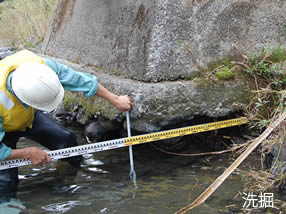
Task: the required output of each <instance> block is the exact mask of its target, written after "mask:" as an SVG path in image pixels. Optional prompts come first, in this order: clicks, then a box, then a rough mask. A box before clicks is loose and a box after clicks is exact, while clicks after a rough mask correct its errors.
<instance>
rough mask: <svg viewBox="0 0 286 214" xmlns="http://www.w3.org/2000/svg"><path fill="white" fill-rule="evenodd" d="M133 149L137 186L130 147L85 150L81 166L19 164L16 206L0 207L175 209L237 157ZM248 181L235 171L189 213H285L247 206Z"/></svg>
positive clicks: (162, 212)
mask: <svg viewBox="0 0 286 214" xmlns="http://www.w3.org/2000/svg"><path fill="white" fill-rule="evenodd" d="M76 131H77V132H78V133H81V132H82V130H81V129H76ZM82 140H83V141H84V139H83V138H82ZM190 143H191V142H190ZM18 145H19V146H21V147H26V146H31V145H34V142H30V141H28V140H26V139H22V140H21V142H20V143H19V144H18ZM190 150H193V149H192V148H191V149H190ZM133 151H134V164H135V170H136V174H137V180H136V182H137V187H138V188H136V187H135V185H134V184H133V182H132V181H131V180H130V179H129V170H130V166H129V153H128V149H126V148H122V149H116V150H110V151H104V152H100V153H95V154H92V155H86V156H85V161H84V163H83V165H82V166H81V168H80V169H75V168H73V167H71V166H70V165H69V164H68V163H66V162H63V161H57V162H54V163H51V164H50V165H48V166H45V167H35V166H26V167H21V168H19V176H20V186H19V190H18V195H17V196H18V199H17V200H16V201H14V204H15V206H14V205H13V206H14V207H13V208H11V207H10V208H7V209H5V208H2V209H0V212H1V213H3V214H4V213H5V214H6V213H7V214H9V212H10V211H13V212H11V213H19V212H18V211H19V210H21V211H22V213H36V214H40V213H69V214H85V213H103V214H104V213H120V214H121V213H122V214H128V213H130V214H168V213H175V212H176V211H178V210H179V209H181V208H182V207H184V206H186V205H188V204H190V203H191V202H192V201H193V200H194V199H196V197H197V196H199V195H200V194H201V193H202V192H203V191H204V190H205V189H206V188H207V187H208V186H209V185H210V184H211V183H212V182H213V181H214V180H215V179H216V178H217V177H218V176H219V175H220V174H221V173H222V172H223V171H224V170H225V169H226V168H227V167H228V166H229V165H230V164H231V163H232V162H233V161H234V159H233V157H232V156H231V155H229V154H228V155H219V156H208V157H200V158H197V159H194V158H190V157H180V156H175V155H168V154H164V153H162V152H160V151H157V150H156V149H154V148H153V147H152V146H150V145H148V144H146V145H138V146H134V147H133ZM190 152H191V151H190ZM249 167H251V169H255V168H259V167H260V156H259V155H255V154H253V155H252V156H251V157H250V158H248V159H247V160H246V161H245V162H244V163H243V164H242V166H241V167H240V168H241V169H248V168H249ZM245 182H246V181H245V178H244V176H243V175H241V174H240V173H237V172H235V173H233V174H232V175H231V176H230V177H229V178H228V179H227V180H226V181H225V182H224V183H223V184H222V186H221V187H220V188H219V189H218V190H217V191H216V192H215V193H214V194H213V195H212V196H211V197H210V198H209V199H208V200H207V201H206V202H205V203H204V204H203V205H201V206H199V207H197V208H195V209H193V210H192V212H189V213H195V214H208V213H249V212H250V213H283V210H282V211H281V209H280V208H276V209H275V208H268V209H267V210H266V209H262V208H256V209H250V210H245V209H243V204H244V203H245V200H244V199H243V195H242V193H243V189H244V185H245ZM257 194H259V193H257ZM244 197H245V196H244ZM274 197H276V193H275V195H274ZM277 197H278V196H277ZM15 211H17V212H15ZM252 211H254V212H252ZM284 211H285V210H284Z"/></svg>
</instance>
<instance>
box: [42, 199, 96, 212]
mask: <svg viewBox="0 0 286 214" xmlns="http://www.w3.org/2000/svg"><path fill="white" fill-rule="evenodd" d="M89 205H91V202H83V201H65V202H60V203H54V204H48V205H45V206H42V207H41V208H42V209H43V210H45V211H50V212H57V213H65V212H67V211H69V210H71V209H72V208H74V207H76V206H89Z"/></svg>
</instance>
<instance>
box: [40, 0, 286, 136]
mask: <svg viewBox="0 0 286 214" xmlns="http://www.w3.org/2000/svg"><path fill="white" fill-rule="evenodd" d="M192 2H193V1H192V0H177V1H173V0H156V1H154V0H153V1H149V0H148V1H147V0H123V1H117V0H84V1H79V0H59V1H58V5H57V10H56V12H55V14H54V17H53V22H52V24H51V26H50V28H49V31H48V33H47V34H46V37H45V40H44V43H43V53H44V54H47V55H50V56H54V57H56V58H61V59H65V60H68V61H70V62H73V63H75V64H78V65H82V66H81V67H80V66H79V67H78V66H77V65H75V64H74V65H71V66H74V67H75V68H76V69H77V70H81V71H87V72H90V73H94V70H95V71H96V73H94V74H96V75H97V76H98V78H99V80H100V81H101V83H102V84H103V85H104V86H105V87H107V88H108V89H110V90H111V91H113V92H114V93H116V94H129V95H130V96H131V97H132V99H133V102H134V108H133V110H132V113H131V120H133V121H132V125H133V127H134V128H135V129H136V130H137V131H140V132H151V131H156V130H159V129H161V128H162V127H164V126H167V125H170V124H174V123H177V122H180V121H184V120H188V119H192V118H193V117H195V116H209V117H220V116H226V115H228V114H230V113H232V112H234V111H235V110H236V109H235V107H234V106H233V103H235V102H244V103H245V102H247V93H245V84H244V83H242V82H239V81H228V82H220V83H215V84H211V83H208V82H204V81H202V82H197V81H194V80H192V81H183V80H182V79H192V77H193V76H195V75H196V73H197V72H198V70H199V69H200V68H201V67H206V66H207V64H208V63H210V62H213V61H217V60H219V59H222V58H224V57H226V56H229V55H231V54H233V50H232V48H231V47H232V44H233V43H235V44H236V45H237V46H238V47H239V48H240V49H241V50H242V51H244V52H246V53H252V52H254V51H256V50H258V49H260V48H262V47H265V46H266V45H268V44H271V45H279V44H282V43H283V42H285V33H284V32H285V28H284V25H283V24H284V23H285V19H284V14H285V12H286V2H285V1H284V0H255V1H253V0H201V1H198V2H199V3H198V4H193V3H192ZM64 63H68V62H64ZM83 66H86V68H85V69H83ZM91 68H92V69H91ZM177 80H179V81H177ZM155 82H156V83H155ZM66 100H70V103H72V104H70V105H71V106H73V105H76V104H80V105H82V106H83V107H84V109H85V112H88V113H91V114H95V115H96V114H99V113H98V112H100V114H101V116H103V117H104V118H108V119H111V120H117V121H123V120H124V115H123V114H120V113H119V112H118V111H116V110H115V109H114V108H113V107H112V106H110V105H108V104H107V103H106V102H104V101H102V100H101V99H91V100H86V99H83V98H82V97H81V96H78V95H77V94H67V95H66ZM66 103H67V101H66ZM79 120H80V121H81V122H82V123H84V121H86V118H79Z"/></svg>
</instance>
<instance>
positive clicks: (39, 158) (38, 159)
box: [25, 147, 51, 165]
mask: <svg viewBox="0 0 286 214" xmlns="http://www.w3.org/2000/svg"><path fill="white" fill-rule="evenodd" d="M25 150H26V151H25V153H26V155H25V156H26V158H27V159H29V160H30V161H32V162H33V164H35V165H46V164H48V163H50V162H51V158H50V156H49V155H48V153H46V152H44V151H43V150H41V149H40V148H38V147H28V148H25Z"/></svg>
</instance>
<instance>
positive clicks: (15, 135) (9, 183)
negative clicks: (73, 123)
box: [0, 111, 82, 199]
mask: <svg viewBox="0 0 286 214" xmlns="http://www.w3.org/2000/svg"><path fill="white" fill-rule="evenodd" d="M20 137H26V138H29V139H32V140H34V141H36V142H38V143H40V144H41V145H42V146H44V147H46V148H48V149H50V150H56V149H63V148H67V147H72V146H77V142H76V136H75V134H73V133H72V132H71V131H69V130H68V129H66V128H65V127H63V126H62V125H60V124H59V123H57V122H56V121H55V120H53V119H51V118H50V117H48V116H47V115H46V114H44V113H43V112H41V111H37V112H36V114H35V118H34V122H33V127H32V129H27V130H26V131H25V132H20V131H15V132H7V133H5V137H4V139H3V141H2V143H5V144H6V145H7V146H9V147H11V148H12V149H15V148H16V144H17V142H18V140H19V138H20ZM81 159H82V156H76V157H71V158H66V159H63V160H66V161H69V162H70V163H71V164H72V165H75V166H79V165H80V162H81ZM18 183H19V181H18V168H12V169H7V170H0V199H1V198H2V199H3V198H7V199H9V198H15V197H16V190H17V186H18Z"/></svg>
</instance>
